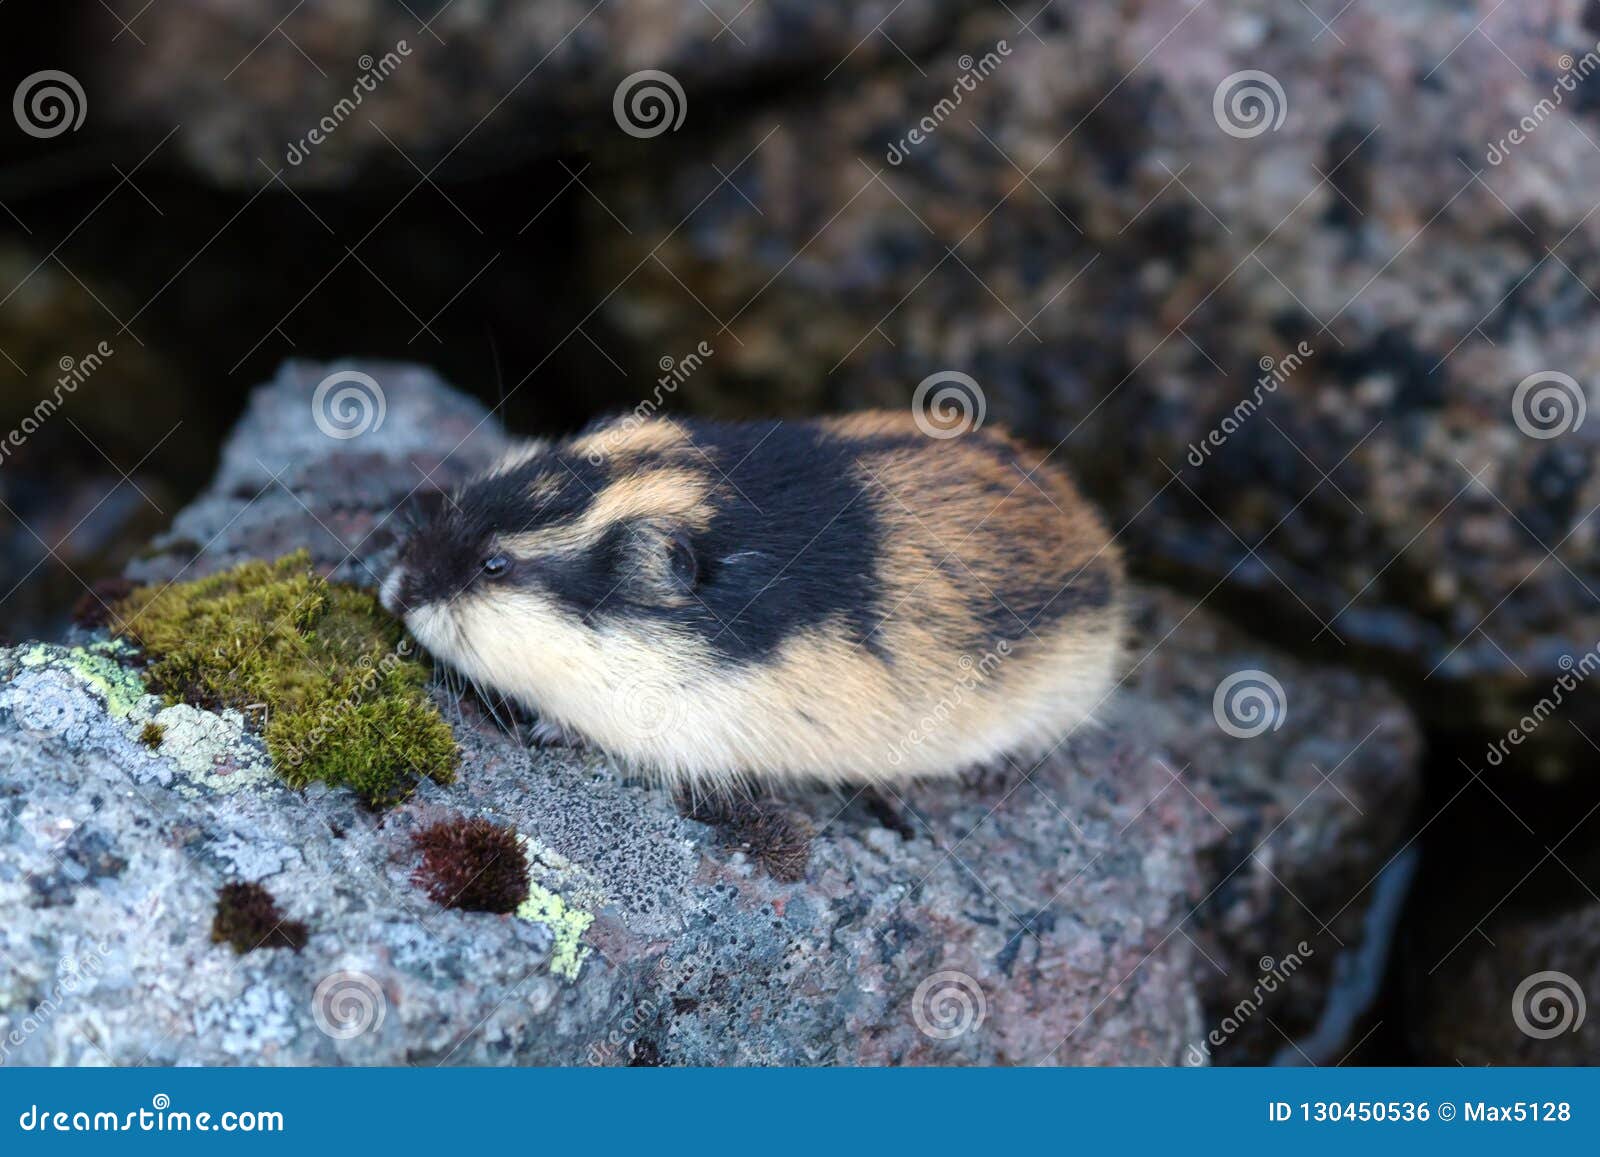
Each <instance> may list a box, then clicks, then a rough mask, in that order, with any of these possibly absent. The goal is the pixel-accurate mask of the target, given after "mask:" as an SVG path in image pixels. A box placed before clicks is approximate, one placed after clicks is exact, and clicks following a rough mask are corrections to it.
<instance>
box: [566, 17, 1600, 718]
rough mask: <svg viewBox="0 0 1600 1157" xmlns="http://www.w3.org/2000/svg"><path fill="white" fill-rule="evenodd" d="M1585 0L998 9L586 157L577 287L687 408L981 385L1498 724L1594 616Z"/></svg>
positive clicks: (1158, 566)
mask: <svg viewBox="0 0 1600 1157" xmlns="http://www.w3.org/2000/svg"><path fill="white" fill-rule="evenodd" d="M1594 13H1595V9H1594V7H1593V5H1591V4H1587V3H1585V2H1584V0H1553V2H1551V3H1546V4H1538V5H1510V4H1499V3H1496V2H1495V0H1473V2H1471V3H1465V4H1457V3H1443V2H1441V0H1436V2H1429V3H1423V4H1407V5H1355V6H1351V7H1349V8H1346V9H1343V10H1341V11H1340V12H1339V13H1338V14H1337V15H1336V16H1335V15H1334V14H1332V13H1331V12H1323V13H1322V14H1321V15H1318V14H1317V13H1315V12H1313V11H1312V10H1311V7H1310V6H1307V5H1304V4H1282V3H1275V2H1271V0H1218V2H1216V3H1212V4H1207V5H1195V4H1192V3H1190V2H1189V0H1155V2H1152V3H1145V4H1139V5H1121V4H1108V3H1098V4H1077V5H1055V6H1052V7H1047V8H1046V9H1045V10H1044V11H1042V12H1041V13H1040V14H1039V15H1038V17H1037V19H1035V20H1034V21H1033V22H1032V23H1031V24H1030V26H1029V31H1027V32H1021V31H1019V30H1018V28H1017V26H1016V22H1015V21H1014V20H1013V19H1012V18H1011V17H1010V16H1009V15H1008V14H1007V13H1006V12H1005V11H1002V10H999V9H991V10H985V11H982V12H978V13H975V14H973V15H972V16H971V17H969V18H968V19H966V20H965V21H964V22H962V23H961V24H960V25H959V26H958V28H957V29H956V31H955V32H954V34H953V36H952V39H951V40H950V41H949V42H948V43H947V44H946V45H945V46H943V47H942V49H941V50H940V51H938V52H936V53H933V54H930V58H929V59H927V60H925V61H924V62H923V64H922V67H921V68H920V70H919V69H916V68H912V67H911V66H909V65H907V64H905V63H904V62H903V61H896V60H893V59H891V60H890V61H889V62H888V64H887V65H885V66H884V67H883V68H882V69H880V70H879V71H878V72H877V73H876V74H875V75H873V76H871V77H870V78H868V79H866V80H864V81H862V82H859V83H852V84H850V85H839V86H829V87H827V88H826V89H825V90H824V91H822V92H820V93H809V92H808V93H797V94H795V95H794V96H793V97H791V98H789V99H787V100H783V101H780V102H777V103H776V104H774V105H772V106H768V107H756V108H752V109H750V110H748V111H747V112H746V113H745V114H744V116H743V117H742V118H741V119H737V120H735V121H733V122H732V123H730V124H728V125H725V126H719V131H718V133H717V134H716V135H714V136H708V135H705V134H698V135H696V134H693V133H690V132H688V131H686V132H685V133H683V134H680V135H679V136H678V137H675V138H673V139H672V140H670V141H663V142H660V143H662V144H663V145H664V146H665V147H664V148H663V149H662V150H659V151H658V153H657V154H656V156H655V158H654V160H653V161H652V163H651V164H650V165H649V166H648V167H642V166H638V165H636V164H634V163H633V159H632V157H631V156H629V155H626V154H624V155H622V156H620V157H619V158H618V159H617V160H616V161H615V162H612V163H609V164H607V163H606V162H605V161H604V160H603V159H602V161H601V162H600V163H599V164H598V165H597V175H596V179H595V183H594V184H595V191H596V195H597V196H598V197H599V198H600V200H601V201H603V202H604V203H605V205H606V207H607V211H606V212H602V211H601V210H600V209H599V208H598V207H591V219H592V223H593V230H594V232H595V234H596V235H597V236H598V237H600V238H601V239H602V240H601V242H600V246H601V250H602V255H603V256H604V257H605V259H606V260H605V261H604V264H603V267H602V268H601V269H600V270H599V271H598V272H597V273H596V275H595V281H596V288H597V289H598V290H599V291H600V292H607V291H611V290H612V289H613V287H615V293H614V295H613V296H611V297H610V298H609V299H608V301H607V310H608V313H609V315H610V316H611V318H612V320H613V322H614V323H615V324H616V325H618V326H619V327H621V328H622V329H623V330H624V331H625V332H628V333H630V334H632V335H633V336H634V338H635V339H636V342H637V345H638V347H639V352H638V355H637V357H638V363H637V368H638V369H639V370H640V371H641V372H643V371H644V370H645V369H646V368H647V367H649V366H650V365H652V364H653V363H654V362H655V360H656V358H657V357H659V356H661V355H679V354H681V352H682V351H685V350H688V349H691V348H695V346H696V343H698V342H701V341H705V342H707V343H708V344H709V345H710V346H711V347H712V348H713V350H714V354H713V355H712V356H710V357H706V358H704V359H703V360H704V363H705V364H704V365H703V366H702V367H700V368H698V369H697V370H696V372H695V373H694V374H693V375H692V376H690V377H687V378H686V379H684V380H682V381H673V382H672V383H670V385H668V387H667V388H668V390H669V392H677V393H679V394H680V397H681V398H684V399H688V400H689V402H690V404H692V405H695V406H697V407H699V408H701V409H715V410H719V411H722V412H728V411H739V410H748V409H749V408H751V407H755V406H758V405H759V406H761V407H762V408H764V409H770V408H771V407H773V406H775V405H776V406H783V407H786V408H787V409H789V410H790V411H798V412H810V411H812V410H814V409H816V408H819V407H824V408H826V407H837V406H841V405H842V406H854V405H860V404H864V403H872V404H888V405H905V404H907V403H908V401H909V400H910V399H911V398H912V397H913V396H914V391H915V390H916V388H917V386H918V385H919V383H920V382H921V381H922V380H923V379H924V378H925V377H926V376H928V375H933V374H935V373H940V372H950V371H956V372H960V373H963V374H966V375H969V376H970V377H971V378H972V379H975V381H976V383H977V385H978V386H979V388H980V389H981V391H982V394H983V397H984V400H985V402H986V410H987V416H988V419H989V420H1003V421H1005V422H1007V423H1009V424H1011V425H1012V426H1014V427H1016V428H1018V429H1019V430H1020V431H1022V432H1023V433H1024V434H1026V435H1029V436H1032V437H1033V438H1035V439H1037V440H1039V441H1042V442H1043V443H1044V444H1045V445H1047V446H1055V447H1057V449H1056V455H1057V457H1058V458H1061V459H1064V460H1066V461H1068V462H1070V463H1072V464H1073V465H1075V466H1076V467H1077V468H1078V469H1079V470H1080V472H1081V473H1082V475H1083V476H1084V480H1085V482H1086V484H1087V486H1088V488H1089V489H1090V490H1091V492H1092V493H1094V494H1095V495H1097V496H1098V497H1099V498H1100V499H1101V500H1102V501H1103V502H1104V503H1106V504H1107V506H1108V507H1109V508H1110V510H1111V512H1112V514H1113V515H1114V518H1115V520H1116V521H1117V522H1118V524H1119V525H1120V524H1122V523H1126V524H1127V531H1126V534H1127V536H1128V541H1129V542H1130V543H1131V544H1132V545H1133V546H1134V551H1133V554H1134V556H1135V557H1136V558H1138V559H1139V560H1140V561H1141V563H1142V565H1144V566H1145V567H1146V569H1147V571H1152V572H1156V573H1160V574H1163V575H1166V576H1168V577H1174V578H1178V579H1181V580H1182V581H1183V582H1184V583H1185V585H1187V586H1188V587H1189V588H1190V589H1193V590H1197V591H1208V590H1211V589H1212V588H1213V587H1214V586H1217V585H1218V584H1221V589H1220V590H1219V591H1218V593H1217V596H1216V597H1217V600H1218V602H1219V604H1223V605H1227V604H1229V603H1231V605H1233V606H1234V607H1236V608H1246V609H1247V613H1248V614H1249V615H1250V616H1251V618H1252V621H1254V622H1258V623H1260V624H1261V627H1262V629H1263V630H1264V631H1265V632H1266V633H1268V634H1270V635H1271V636H1273V637H1277V638H1282V639H1284V640H1286V641H1288V642H1290V643H1292V644H1293V645H1295V646H1305V645H1308V644H1311V643H1313V642H1314V643H1315V644H1316V645H1317V646H1318V647H1319V648H1321V649H1322V651H1323V653H1331V654H1336V655H1338V656H1340V658H1341V659H1342V660H1345V661H1348V660H1349V659H1350V658H1351V657H1355V656H1364V657H1367V658H1369V659H1372V660H1374V661H1376V662H1378V663H1380V664H1381V665H1382V666H1383V668H1384V669H1385V670H1386V672H1388V673H1390V674H1392V675H1393V676H1394V677H1396V678H1402V679H1405V680H1406V681H1408V683H1409V684H1410V685H1411V688H1412V690H1413V694H1414V698H1415V699H1416V701H1417V702H1418V703H1420V704H1421V705H1422V707H1423V708H1424V710H1426V711H1427V712H1428V713H1429V715H1430V717H1431V718H1432V719H1433V720H1434V721H1436V722H1437V723H1438V725H1439V726H1440V727H1441V728H1451V727H1459V726H1462V725H1463V723H1464V721H1467V720H1473V721H1478V722H1481V723H1482V724H1483V726H1484V727H1485V728H1487V729H1489V730H1493V729H1496V728H1503V727H1505V726H1509V724H1510V723H1511V722H1512V721H1513V719H1514V718H1516V717H1517V716H1520V715H1521V714H1522V712H1523V711H1524V710H1525V709H1526V705H1527V703H1528V702H1529V700H1530V699H1537V698H1538V696H1539V695H1541V694H1543V693H1544V692H1545V691H1546V690H1548V688H1549V687H1550V686H1551V685H1552V684H1553V683H1554V681H1555V680H1556V678H1557V677H1558V676H1559V675H1560V674H1561V671H1562V668H1561V666H1560V664H1561V662H1562V659H1563V657H1564V656H1571V657H1572V658H1577V657H1578V656H1579V655H1581V654H1582V653H1583V652H1585V651H1587V650H1589V649H1590V648H1592V647H1593V646H1594V641H1595V640H1596V639H1597V638H1600V599H1597V598H1596V595H1595V591H1596V590H1600V570H1597V568H1596V563H1595V559H1596V551H1595V545H1596V539H1595V522H1594V519H1593V518H1592V517H1590V515H1591V513H1592V508H1593V507H1594V506H1595V505H1596V504H1597V503H1600V476H1597V475H1596V473H1595V471H1594V470H1593V463H1594V459H1595V454H1596V447H1597V445H1600V422H1596V421H1595V420H1594V419H1593V416H1592V415H1591V416H1590V419H1589V421H1587V422H1582V421H1581V418H1582V413H1581V411H1582V410H1583V409H1584V408H1586V407H1587V405H1588V402H1589V401H1591V400H1592V399H1591V398H1590V394H1591V393H1592V389H1593V383H1594V381H1595V380H1596V378H1597V377H1600V337H1597V336H1596V335H1597V333H1600V331H1597V329H1596V327H1595V326H1594V325H1593V324H1592V322H1593V318H1594V311H1595V305H1594V298H1593V295H1592V294H1591V293H1590V291H1589V289H1588V288H1587V286H1588V284H1589V283H1591V282H1592V281H1593V271H1594V269H1595V268H1596V267H1597V263H1600V217H1596V216H1594V215H1593V211H1592V210H1593V196H1592V195H1591V190H1592V189H1593V188H1594V187H1595V184H1596V182H1597V180H1600V151H1597V150H1596V149H1594V148H1593V146H1592V142H1593V140H1594V139H1595V138H1596V137H1597V135H1600V117H1597V116H1596V111H1595V110H1596V109H1597V108H1600V75H1596V74H1597V73H1600V48H1597V44H1596V42H1597V39H1600V21H1597V20H1596V19H1595V18H1594ZM1325 18H1327V19H1328V20H1329V21H1330V23H1331V25H1332V27H1331V29H1327V28H1324V26H1323V20H1324V19H1325ZM1252 102H1253V103H1252ZM1541 102H1543V103H1542V104H1541ZM1530 118H1532V119H1533V120H1534V121H1535V122H1536V124H1535V126H1534V128H1533V129H1532V130H1531V131H1530V130H1529V128H1528V123H1529V119H1530ZM1513 131H1515V132H1516V135H1517V137H1518V140H1519V141H1520V143H1517V142H1511V143H1508V140H1509V138H1508V134H1509V133H1511V132H1513ZM669 154H670V155H669ZM602 168H604V169H607V170H608V172H607V173H606V174H604V175H601V174H600V173H599V172H598V170H599V169H602ZM724 175H728V179H729V180H730V181H731V182H732V186H736V187H730V185H729V184H726V183H724ZM609 214H615V217H616V218H618V219H620V220H622V221H624V222H626V223H627V226H628V229H629V230H630V232H624V231H623V230H622V229H619V228H618V227H617V225H616V223H615V220H613V219H612V217H611V216H610V215H609ZM647 254H648V255H649V257H650V258H652V259H646V255H647ZM724 322H726V325H725V326H724V324H723V323H724ZM1535 375H1544V376H1543V377H1536V376H1535ZM652 376H653V375H652ZM1530 378H1531V379H1532V381H1531V382H1530V384H1529V385H1527V387H1526V388H1524V389H1520V390H1519V386H1521V385H1522V384H1523V383H1525V382H1529V381H1530ZM1241 406H1242V408H1241ZM1595 686H1600V684H1596V685H1592V686H1590V687H1587V688H1586V689H1585V691H1584V692H1583V693H1582V695H1581V696H1579V700H1580V702H1579V703H1578V704H1577V705H1576V707H1575V713H1576V714H1577V716H1578V717H1579V718H1580V721H1581V720H1582V719H1589V720H1591V721H1592V720H1595V719H1600V694H1595ZM1564 710H1567V709H1566V708H1564ZM1537 739H1538V741H1539V743H1541V744H1545V743H1552V742H1561V743H1566V742H1571V741H1573V739H1574V736H1573V733H1572V732H1571V730H1570V729H1568V728H1559V729H1558V728H1547V729H1544V731H1543V732H1541V733H1540V735H1539V736H1538V737H1537Z"/></svg>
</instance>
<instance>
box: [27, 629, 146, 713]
mask: <svg viewBox="0 0 1600 1157" xmlns="http://www.w3.org/2000/svg"><path fill="white" fill-rule="evenodd" d="M127 654H128V650H127V646H126V644H124V643H122V642H121V641H120V640H112V641H110V642H101V643H91V644H89V645H88V646H87V647H72V648H70V649H69V648H66V647H56V646H52V645H50V644H49V643H34V644H33V645H31V646H29V647H27V648H26V649H24V650H22V651H20V652H18V654H17V661H18V662H19V663H21V664H22V665H23V666H24V667H47V666H52V665H53V666H56V667H58V668H60V669H62V670H65V671H69V672H71V673H72V674H73V675H74V676H76V678H77V679H78V681H79V682H80V683H82V684H84V685H85V686H86V687H88V688H89V689H91V690H92V691H94V692H95V694H97V695H98V696H99V697H100V698H101V699H102V700H103V701H104V702H105V705H106V713H107V714H108V715H110V716H111V717H112V718H113V719H116V720H125V719H127V718H128V717H129V716H130V715H132V714H133V712H134V710H135V709H136V708H138V707H139V706H140V704H141V703H142V702H143V701H144V698H145V686H144V680H143V679H141V678H140V677H139V674H138V672H136V671H132V670H129V669H128V668H127V667H124V666H123V665H122V663H121V662H120V661H119V660H121V659H123V658H125V657H126V656H127Z"/></svg>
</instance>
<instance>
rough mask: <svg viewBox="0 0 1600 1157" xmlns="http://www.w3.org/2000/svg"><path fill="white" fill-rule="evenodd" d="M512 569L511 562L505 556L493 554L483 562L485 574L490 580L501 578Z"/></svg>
mask: <svg viewBox="0 0 1600 1157" xmlns="http://www.w3.org/2000/svg"><path fill="white" fill-rule="evenodd" d="M510 569H511V560H510V559H509V558H507V557H506V556H505V555H503V554H492V555H490V556H489V557H488V558H486V559H484V560H483V573H484V574H486V575H488V576H489V577H490V578H499V577H500V576H501V575H503V574H505V573H506V571H508V570H510Z"/></svg>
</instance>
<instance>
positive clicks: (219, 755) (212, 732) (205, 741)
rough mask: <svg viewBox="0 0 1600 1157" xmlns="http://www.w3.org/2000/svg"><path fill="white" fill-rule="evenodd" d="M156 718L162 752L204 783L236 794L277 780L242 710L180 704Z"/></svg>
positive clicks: (192, 776) (195, 781)
mask: <svg viewBox="0 0 1600 1157" xmlns="http://www.w3.org/2000/svg"><path fill="white" fill-rule="evenodd" d="M154 721H155V722H156V723H157V724H159V725H160V727H161V728H162V735H161V754H162V755H163V756H165V757H167V758H168V759H170V760H172V762H173V763H174V764H175V765H176V766H177V768H178V770H179V771H180V772H181V773H182V774H183V775H184V776H185V777H186V778H187V779H189V780H191V781H192V782H194V783H196V784H198V785H200V786H201V787H205V788H208V789H209V790H211V791H219V792H224V793H230V794H231V793H232V792H236V791H238V790H239V789H241V788H246V787H261V786H265V785H267V784H269V783H272V782H273V781H274V780H275V779H276V775H275V773H274V772H273V770H272V760H271V759H270V758H269V757H268V755H267V753H266V751H265V750H263V748H262V746H261V744H260V742H259V741H257V740H255V739H253V738H252V736H251V735H250V733H249V731H248V730H247V729H246V727H245V718H244V716H243V715H241V714H240V713H239V712H237V711H233V710H231V709H229V710H224V711H222V712H221V713H220V714H219V713H217V712H212V711H205V710H202V709H201V708H199V707H191V706H190V705H189V704H187V703H176V704H174V705H173V706H171V707H164V708H162V709H161V710H160V711H158V712H157V713H156V714H155V716H154ZM184 794H193V792H192V791H191V792H186V793H184Z"/></svg>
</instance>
